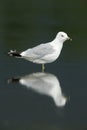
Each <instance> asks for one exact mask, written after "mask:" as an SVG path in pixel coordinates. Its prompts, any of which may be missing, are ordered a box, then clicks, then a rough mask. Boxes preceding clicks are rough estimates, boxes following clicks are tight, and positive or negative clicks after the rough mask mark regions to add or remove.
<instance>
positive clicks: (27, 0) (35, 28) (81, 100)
mask: <svg viewBox="0 0 87 130" xmlns="http://www.w3.org/2000/svg"><path fill="white" fill-rule="evenodd" d="M58 31H64V32H66V33H67V34H68V35H69V36H70V37H71V38H72V39H73V40H72V42H70V41H67V42H66V43H64V47H63V50H62V53H61V55H60V57H59V59H58V60H57V61H55V62H54V63H51V64H47V65H46V70H45V71H46V72H49V73H52V74H54V75H55V76H56V77H57V78H58V79H59V81H60V84H61V88H62V90H63V92H64V93H65V94H66V95H67V96H70V101H69V102H68V103H67V104H66V106H65V107H63V108H58V107H56V106H55V104H54V102H53V101H52V99H51V98H50V97H48V96H44V95H40V94H39V93H36V92H34V91H33V90H28V89H26V87H25V86H22V85H20V84H18V83H15V84H8V83H7V80H8V79H9V78H11V77H14V76H21V75H27V74H31V73H33V72H39V71H41V66H40V65H37V64H33V63H30V62H28V61H25V60H22V59H15V58H11V57H8V56H7V52H8V51H9V50H10V49H17V50H18V51H23V50H25V49H27V48H31V47H33V46H36V45H38V44H40V43H45V42H49V41H51V40H53V39H54V38H55V36H56V34H57V32H58ZM0 128H1V129H2V130H5V129H6V130H8V129H9V130H25V129H26V130H27V129H28V130H29V129H31V130H33V129H37V130H39V129H40V130H43V129H45V130H49V129H50V130H58V129H59V130H68V129H69V130H77V129H78V130H86V129H87V1H86V0H83V1H82V0H71V1H70V0H60V1H59V0H15V1H14V0H3V1H2V0H1V1H0Z"/></svg>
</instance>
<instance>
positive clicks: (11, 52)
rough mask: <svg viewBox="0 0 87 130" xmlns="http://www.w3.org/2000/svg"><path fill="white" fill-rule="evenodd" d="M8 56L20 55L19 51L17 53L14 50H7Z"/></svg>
mask: <svg viewBox="0 0 87 130" xmlns="http://www.w3.org/2000/svg"><path fill="white" fill-rule="evenodd" d="M8 55H9V56H14V57H21V55H20V53H18V52H17V51H16V50H10V51H9V52H8Z"/></svg>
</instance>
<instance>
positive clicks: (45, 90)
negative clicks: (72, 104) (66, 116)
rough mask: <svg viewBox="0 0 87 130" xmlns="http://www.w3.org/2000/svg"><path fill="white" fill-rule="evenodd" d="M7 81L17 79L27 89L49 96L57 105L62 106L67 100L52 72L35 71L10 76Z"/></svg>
mask: <svg viewBox="0 0 87 130" xmlns="http://www.w3.org/2000/svg"><path fill="white" fill-rule="evenodd" d="M9 81H11V82H16V81H18V82H19V83H20V84H21V85H24V86H26V87H27V88H28V89H32V90H34V91H36V92H38V93H39V94H43V95H47V96H50V97H51V98H52V99H53V100H54V103H55V105H56V106H57V107H64V106H65V104H66V102H67V97H65V96H64V95H63V93H62V89H61V86H60V83H59V80H58V78H57V77H56V76H55V75H53V74H50V73H43V72H37V73H32V74H29V75H26V76H22V77H20V78H12V79H10V80H9Z"/></svg>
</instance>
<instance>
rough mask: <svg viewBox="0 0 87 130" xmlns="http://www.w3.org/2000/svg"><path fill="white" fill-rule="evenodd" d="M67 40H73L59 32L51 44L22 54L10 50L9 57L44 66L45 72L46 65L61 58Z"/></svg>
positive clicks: (39, 46) (30, 49)
mask: <svg viewBox="0 0 87 130" xmlns="http://www.w3.org/2000/svg"><path fill="white" fill-rule="evenodd" d="M66 40H71V39H70V37H68V35H67V34H66V33H65V32H59V33H57V35H56V37H55V39H54V40H53V41H51V42H48V43H45V44H40V45H38V46H36V47H33V48H29V49H27V50H25V51H23V52H21V53H18V52H17V51H16V50H10V51H9V52H8V55H10V56H13V57H20V58H24V59H26V60H28V61H31V62H33V63H37V64H42V71H44V64H47V63H51V62H54V61H55V60H56V59H57V58H58V57H59V55H60V52H61V50H62V47H63V43H64V42H65V41H66Z"/></svg>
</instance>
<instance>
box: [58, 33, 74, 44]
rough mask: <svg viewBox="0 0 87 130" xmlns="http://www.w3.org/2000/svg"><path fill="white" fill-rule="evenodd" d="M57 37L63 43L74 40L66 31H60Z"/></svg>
mask: <svg viewBox="0 0 87 130" xmlns="http://www.w3.org/2000/svg"><path fill="white" fill-rule="evenodd" d="M56 39H58V41H60V42H62V43H63V42H65V41H66V40H72V39H70V37H69V36H68V35H67V34H66V33H65V32H58V33H57V36H56Z"/></svg>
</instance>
